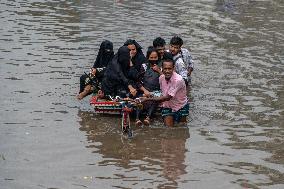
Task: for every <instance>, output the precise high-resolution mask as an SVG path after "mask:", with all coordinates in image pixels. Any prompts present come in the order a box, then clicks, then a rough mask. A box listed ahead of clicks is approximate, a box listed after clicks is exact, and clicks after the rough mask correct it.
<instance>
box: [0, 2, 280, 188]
mask: <svg viewBox="0 0 284 189" xmlns="http://www.w3.org/2000/svg"><path fill="white" fill-rule="evenodd" d="M0 24H1V28H0V79H1V83H0V89H1V90H0V95H1V96H0V107H1V109H0V188H1V189H22V188H29V189H38V188H44V189H81V188H104V189H107V188H185V189H189V188H190V189H208V188H209V189H224V188H229V189H247V188H252V189H280V188H284V1H283V0H256V1H251V0H243V1H238V0H207V1H206V0H200V1H190V0H181V1H176V0H171V1H169V0H144V1H142V0H138V1H130V0H84V1H79V0H73V1H57V0H53V1H50V0H45V1H43V0H39V1H35V0H29V1H18V0H1V2H0ZM174 35H179V36H181V37H182V38H183V40H184V47H186V48H188V49H190V52H191V53H192V56H193V58H194V60H195V70H194V72H193V75H192V78H193V79H192V89H191V90H190V91H189V92H188V95H189V99H190V115H189V117H188V123H187V127H175V128H165V127H163V126H162V125H161V123H159V121H160V120H159V119H157V120H155V121H154V124H153V126H151V127H150V128H135V129H134V138H133V139H131V140H127V139H125V138H123V137H122V136H121V135H120V129H119V121H120V118H119V117H117V116H105V115H95V114H94V112H93V110H92V108H91V107H90V105H89V98H88V97H87V98H85V99H83V100H82V101H78V100H77V99H76V95H77V93H78V91H79V77H80V75H82V74H83V72H84V71H88V69H89V68H90V67H91V66H92V65H93V61H94V59H95V58H96V55H97V52H98V49H99V45H100V43H101V42H102V41H103V40H105V39H108V40H110V41H112V42H113V43H114V48H115V49H114V50H115V51H117V49H118V48H119V47H120V46H121V45H122V44H123V43H124V42H125V41H126V40H127V39H129V38H132V39H136V41H137V42H138V43H140V44H141V46H142V47H144V52H145V50H146V49H147V47H148V46H150V45H152V41H153V39H154V38H156V37H158V36H161V37H163V38H165V39H166V41H167V43H169V40H170V39H171V37H172V36H174Z"/></svg>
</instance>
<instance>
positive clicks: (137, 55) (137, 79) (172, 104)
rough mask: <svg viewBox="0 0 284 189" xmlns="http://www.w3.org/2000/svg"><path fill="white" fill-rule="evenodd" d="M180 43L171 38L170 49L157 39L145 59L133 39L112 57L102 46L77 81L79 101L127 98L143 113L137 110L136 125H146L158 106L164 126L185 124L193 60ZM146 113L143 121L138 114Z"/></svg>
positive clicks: (107, 46) (110, 46) (109, 44)
mask: <svg viewBox="0 0 284 189" xmlns="http://www.w3.org/2000/svg"><path fill="white" fill-rule="evenodd" d="M182 46H183V40H182V39H181V38H180V37H179V36H174V37H172V38H171V40H170V44H169V49H168V50H166V48H165V47H166V42H165V40H164V39H163V38H161V37H157V38H156V39H154V41H153V46H150V47H148V49H147V54H146V57H145V56H144V54H143V52H142V47H141V46H140V45H139V44H138V43H137V42H136V41H135V40H133V39H129V40H127V41H126V42H125V43H124V44H123V46H121V47H120V48H119V49H118V51H117V53H116V54H114V51H113V43H112V42H111V41H108V40H105V41H103V42H102V43H101V45H100V49H99V52H98V55H97V58H96V60H95V62H94V65H93V67H92V68H91V70H90V74H86V73H85V74H84V75H82V76H81V77H80V92H79V94H78V95H77V99H79V100H81V99H83V98H84V97H85V96H87V95H89V94H96V96H97V98H100V99H106V100H107V99H108V97H115V96H120V97H122V98H124V97H126V96H130V97H131V98H133V99H137V98H139V100H140V102H141V103H142V104H143V110H139V109H137V111H136V120H135V125H137V126H141V125H142V124H144V125H149V124H150V121H151V118H152V116H153V113H154V111H155V110H156V108H157V107H158V106H161V108H162V111H161V114H162V117H163V120H164V124H165V125H166V126H173V125H174V124H175V122H185V121H186V116H187V115H188V113H189V104H188V98H187V86H189V85H191V73H192V71H193V60H192V57H191V55H190V53H189V51H188V50H187V49H185V48H182ZM142 111H145V112H146V116H145V117H144V119H143V121H142V119H141V112H142Z"/></svg>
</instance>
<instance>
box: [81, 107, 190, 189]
mask: <svg viewBox="0 0 284 189" xmlns="http://www.w3.org/2000/svg"><path fill="white" fill-rule="evenodd" d="M78 116H79V117H80V118H81V121H80V122H79V123H80V130H81V131H84V132H86V137H87V140H88V145H87V146H86V147H87V148H92V150H93V153H98V154H101V155H102V157H103V160H102V161H100V162H97V163H98V165H99V167H102V168H105V167H112V166H115V167H116V169H117V168H118V167H122V168H124V169H125V171H123V172H121V173H120V174H119V175H118V174H113V175H112V173H107V175H108V176H107V177H104V176H103V174H102V175H101V176H100V177H99V179H114V178H116V177H119V178H121V179H123V180H124V181H125V182H129V184H127V185H129V186H130V187H131V186H133V187H135V185H136V184H142V185H143V184H144V183H143V181H147V182H151V183H152V184H153V186H154V187H155V188H156V187H157V188H165V187H177V186H178V183H177V181H178V180H179V179H180V176H181V175H184V174H186V173H187V172H186V165H185V153H186V152H187V151H188V149H187V147H186V146H185V144H186V140H187V139H188V138H189V129H188V128H187V127H176V128H172V129H171V128H165V127H151V128H143V129H142V128H134V133H135V135H134V138H133V139H131V140H128V139H126V138H125V137H124V136H123V135H121V131H120V129H119V125H113V120H109V116H99V115H96V116H94V114H93V113H90V112H84V111H79V112H78ZM115 119H118V120H119V119H120V117H117V118H115ZM116 122H117V121H116ZM113 171H114V170H113ZM113 171H112V172H113ZM114 172H115V171H114ZM140 174H141V175H144V174H148V175H149V176H150V177H149V178H148V179H141V177H140ZM130 175H132V176H131V177H130ZM165 179H166V180H165ZM138 181H139V182H138ZM113 186H115V183H114V185H113Z"/></svg>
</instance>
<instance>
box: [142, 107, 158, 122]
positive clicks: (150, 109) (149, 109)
mask: <svg viewBox="0 0 284 189" xmlns="http://www.w3.org/2000/svg"><path fill="white" fill-rule="evenodd" d="M157 106H158V104H157V103H156V102H150V104H149V105H148V106H147V115H146V117H145V119H144V121H143V123H144V125H147V126H148V125H150V122H151V118H152V115H153V113H154V111H155V110H156V108H157Z"/></svg>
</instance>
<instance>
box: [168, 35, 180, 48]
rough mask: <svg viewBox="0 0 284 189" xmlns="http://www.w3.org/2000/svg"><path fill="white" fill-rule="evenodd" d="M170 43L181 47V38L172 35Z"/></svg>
mask: <svg viewBox="0 0 284 189" xmlns="http://www.w3.org/2000/svg"><path fill="white" fill-rule="evenodd" d="M170 44H171V45H178V46H179V47H181V46H182V45H183V40H182V38H180V37H179V36H174V37H172V39H171V41H170Z"/></svg>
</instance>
